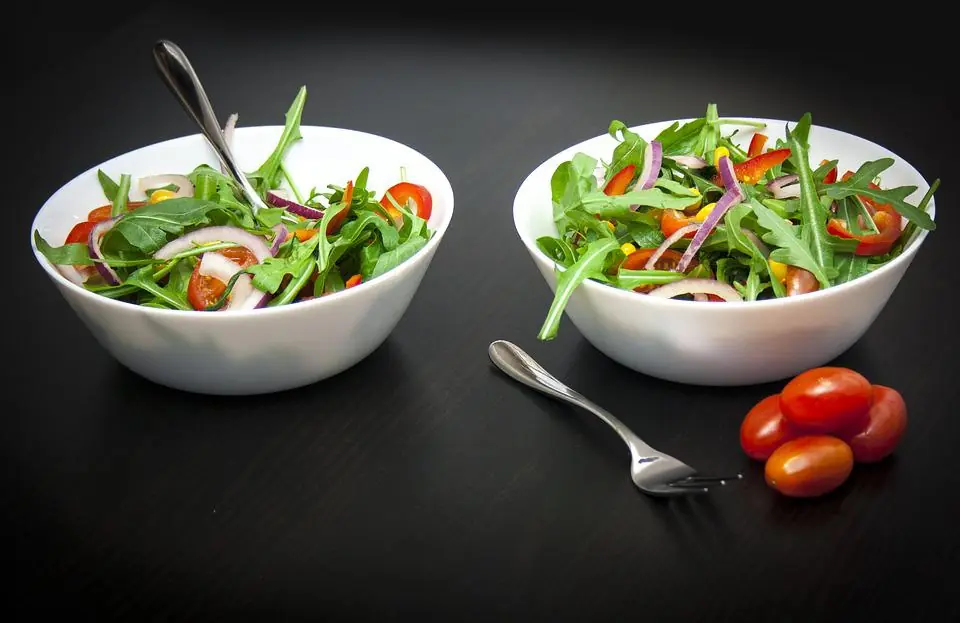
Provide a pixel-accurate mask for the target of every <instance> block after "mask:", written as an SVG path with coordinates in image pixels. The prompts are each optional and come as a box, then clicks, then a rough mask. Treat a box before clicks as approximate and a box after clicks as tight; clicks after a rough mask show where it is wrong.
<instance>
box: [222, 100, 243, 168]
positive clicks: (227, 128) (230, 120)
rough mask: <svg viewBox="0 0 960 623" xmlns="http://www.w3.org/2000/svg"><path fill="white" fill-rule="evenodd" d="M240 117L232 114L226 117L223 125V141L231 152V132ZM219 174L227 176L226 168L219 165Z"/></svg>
mask: <svg viewBox="0 0 960 623" xmlns="http://www.w3.org/2000/svg"><path fill="white" fill-rule="evenodd" d="M239 117H240V116H239V115H238V114H237V113H233V114H232V115H230V116H229V117H227V122H226V123H225V124H223V141H224V142H225V143H226V144H227V147H228V148H229V149H230V150H231V151H232V150H233V130H234V128H236V127H237V119H238V118H239ZM220 172H221V173H223V174H224V175H228V172H227V167H225V166H223V165H222V164H221V165H220Z"/></svg>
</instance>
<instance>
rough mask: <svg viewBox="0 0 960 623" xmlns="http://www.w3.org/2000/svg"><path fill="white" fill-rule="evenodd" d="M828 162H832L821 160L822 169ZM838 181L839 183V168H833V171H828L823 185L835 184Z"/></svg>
mask: <svg viewBox="0 0 960 623" xmlns="http://www.w3.org/2000/svg"><path fill="white" fill-rule="evenodd" d="M828 162H830V161H829V160H821V161H820V166H821V167H822V166H823V165H825V164H827V163H828ZM836 181H837V167H833V168H832V169H830V170H829V171H827V175H826V177H824V178H823V183H824V184H833V183H834V182H836Z"/></svg>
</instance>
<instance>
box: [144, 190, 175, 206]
mask: <svg viewBox="0 0 960 623" xmlns="http://www.w3.org/2000/svg"><path fill="white" fill-rule="evenodd" d="M175 196H176V193H175V192H173V191H172V190H167V189H166V188H158V189H157V190H155V191H153V192H152V193H150V203H160V202H161V201H166V200H167V199H173V198H174V197H175Z"/></svg>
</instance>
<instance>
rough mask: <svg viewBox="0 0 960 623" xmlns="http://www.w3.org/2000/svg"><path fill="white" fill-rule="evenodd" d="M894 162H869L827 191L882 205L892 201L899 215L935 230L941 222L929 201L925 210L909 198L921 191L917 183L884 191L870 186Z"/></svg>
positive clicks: (839, 196) (885, 159) (838, 197)
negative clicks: (930, 209)
mask: <svg viewBox="0 0 960 623" xmlns="http://www.w3.org/2000/svg"><path fill="white" fill-rule="evenodd" d="M892 164H893V159H891V158H881V159H879V160H874V161H868V162H865V163H863V164H862V165H861V166H860V168H859V169H857V172H856V173H854V174H853V176H852V177H851V178H850V179H848V180H847V181H846V182H842V181H839V180H838V181H837V182H835V183H833V184H827V185H826V186H825V187H824V192H825V193H826V195H827V196H828V197H830V198H832V199H843V198H845V197H850V196H856V195H860V196H863V197H867V198H869V199H872V200H873V201H875V202H876V203H879V204H890V205H891V206H893V209H894V210H896V211H897V213H898V214H900V215H902V216H903V217H904V218H906V219H907V220H908V221H910V222H912V223H916V224H917V227H920V228H922V229H926V230H928V231H933V230H934V229H936V228H937V224H936V223H935V222H934V221H933V219H932V218H930V215H929V214H928V213H927V212H926V209H925V208H926V205H927V203H923V206H924V209H921V208H920V207H919V206H914V205H913V204H910V203H908V202H907V201H906V198H907V197H908V196H910V195H911V194H912V193H913V192H914V191H915V190H917V187H916V186H898V187H897V188H889V189H880V190H878V189H875V188H871V187H870V182H872V181H873V180H874V178H876V176H877V175H878V174H879V173H880V172H881V171H884V170H886V169H887V168H889V167H890V166H891V165H892ZM936 184H937V185H939V180H937V181H936ZM928 194H929V193H928ZM927 202H929V199H927Z"/></svg>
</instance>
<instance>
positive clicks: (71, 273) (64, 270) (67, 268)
mask: <svg viewBox="0 0 960 623" xmlns="http://www.w3.org/2000/svg"><path fill="white" fill-rule="evenodd" d="M56 269H57V270H58V271H60V274H61V275H63V276H64V277H66V278H67V280H68V281H70V282H71V283H75V284H77V285H78V286H82V285H83V283H84V282H85V281H86V280H87V279H86V277H85V276H84V274H83V273H82V272H80V271H79V270H77V268H76V267H75V266H71V265H70V264H57V265H56Z"/></svg>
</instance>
